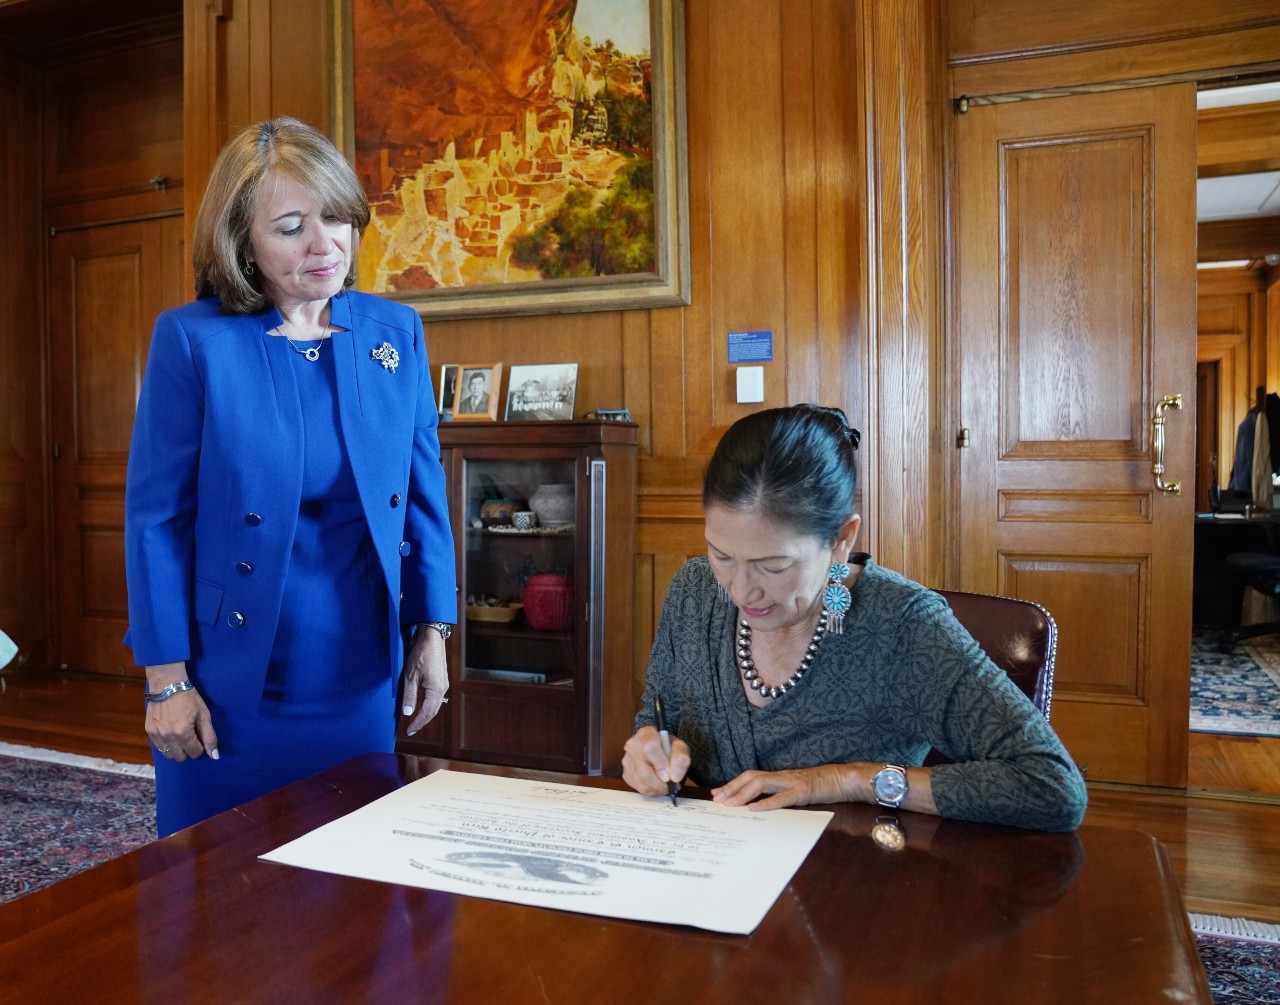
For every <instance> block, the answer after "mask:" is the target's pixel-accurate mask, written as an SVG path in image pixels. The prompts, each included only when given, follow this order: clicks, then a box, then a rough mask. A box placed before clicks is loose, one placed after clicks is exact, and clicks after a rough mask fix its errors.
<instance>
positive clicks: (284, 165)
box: [191, 116, 369, 314]
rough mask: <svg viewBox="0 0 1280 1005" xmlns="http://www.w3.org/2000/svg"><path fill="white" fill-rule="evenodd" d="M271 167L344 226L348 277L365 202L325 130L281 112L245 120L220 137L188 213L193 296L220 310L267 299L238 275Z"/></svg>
mask: <svg viewBox="0 0 1280 1005" xmlns="http://www.w3.org/2000/svg"><path fill="white" fill-rule="evenodd" d="M278 171H282V172H285V173H287V174H288V175H289V176H290V177H292V178H293V179H294V180H295V181H296V182H298V183H299V184H300V185H303V186H305V187H306V188H308V189H310V190H311V191H312V192H314V193H315V194H316V196H317V197H318V198H319V200H320V202H321V204H322V205H323V206H324V207H325V211H326V212H328V213H332V214H333V215H334V216H336V217H337V218H338V219H339V220H342V221H344V222H347V223H350V224H351V268H350V269H349V270H348V271H347V276H346V279H345V280H344V281H343V285H344V286H346V287H350V286H352V285H354V283H355V269H356V254H357V252H358V251H359V250H360V232H361V231H362V230H364V228H365V226H366V225H367V224H368V222H369V200H368V199H367V198H365V194H364V190H363V189H362V188H361V187H360V181H359V179H358V178H357V177H356V173H355V171H353V170H352V168H351V165H350V164H348V163H347V160H346V158H345V157H343V156H342V154H341V153H339V152H338V148H337V147H335V146H334V145H333V143H332V142H330V140H329V138H328V137H327V136H325V135H324V134H323V133H321V132H320V131H319V130H317V129H313V128H312V127H311V126H309V125H307V124H306V123H304V122H299V121H298V120H297V119H292V118H288V117H287V116H282V117H280V118H275V119H270V120H268V121H266V122H259V123H257V124H256V125H252V126H248V127H247V128H245V129H242V130H241V131H240V132H238V133H236V135H235V136H233V137H231V139H230V140H228V141H227V145H226V146H224V147H223V148H222V152H221V153H220V154H219V155H218V160H217V163H216V164H214V166H213V173H212V174H211V175H210V176H209V184H208V185H207V186H206V187H205V190H204V198H203V199H202V200H201V202H200V211H199V212H198V213H197V214H196V224H195V230H194V233H193V234H192V240H191V264H192V265H193V266H194V267H195V274H196V296H197V297H211V296H217V297H220V298H221V299H222V310H223V311H224V312H225V313H227V314H256V313H257V312H258V311H261V310H264V309H266V308H267V307H268V306H269V305H270V300H269V299H268V298H267V297H266V296H265V295H264V294H263V292H262V286H261V282H260V278H259V277H258V276H257V275H256V274H253V275H246V271H247V270H246V266H247V265H248V264H249V238H250V229H251V227H252V225H253V215H254V212H255V211H256V208H257V204H258V193H259V192H260V191H261V190H262V186H263V183H264V182H265V181H266V180H268V179H269V178H271V177H272V175H273V174H274V173H275V172H278Z"/></svg>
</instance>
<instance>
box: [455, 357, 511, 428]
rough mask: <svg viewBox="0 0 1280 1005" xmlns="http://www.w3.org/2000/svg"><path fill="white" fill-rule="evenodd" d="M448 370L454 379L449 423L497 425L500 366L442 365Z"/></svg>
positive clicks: (479, 364)
mask: <svg viewBox="0 0 1280 1005" xmlns="http://www.w3.org/2000/svg"><path fill="white" fill-rule="evenodd" d="M448 367H454V368H455V370H454V372H455V373H456V374H457V375H458V380H457V385H456V388H455V394H454V398H453V418H452V419H451V420H450V421H452V422H497V421H498V405H499V403H500V402H501V401H502V364H501V363H446V364H445V368H448ZM442 372H443V371H442ZM477 382H478V383H477Z"/></svg>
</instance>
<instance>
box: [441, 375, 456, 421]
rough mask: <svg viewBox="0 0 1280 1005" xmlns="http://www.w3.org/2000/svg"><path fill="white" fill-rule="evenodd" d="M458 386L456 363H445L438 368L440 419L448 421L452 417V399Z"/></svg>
mask: <svg viewBox="0 0 1280 1005" xmlns="http://www.w3.org/2000/svg"><path fill="white" fill-rule="evenodd" d="M457 386H458V365H457V364H456V363H446V364H445V365H444V366H442V367H441V368H440V401H439V402H438V405H439V409H440V419H441V421H442V422H448V421H449V420H450V419H452V418H453V400H454V396H455V394H456V391H457Z"/></svg>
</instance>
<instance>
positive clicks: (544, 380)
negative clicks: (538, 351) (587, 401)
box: [504, 363, 578, 422]
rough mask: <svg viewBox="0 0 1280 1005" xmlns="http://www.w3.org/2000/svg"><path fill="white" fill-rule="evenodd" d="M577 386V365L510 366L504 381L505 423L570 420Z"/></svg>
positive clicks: (541, 364)
mask: <svg viewBox="0 0 1280 1005" xmlns="http://www.w3.org/2000/svg"><path fill="white" fill-rule="evenodd" d="M577 387H578V364H577V363H540V364H537V365H534V366H513V367H512V368H511V376H510V378H509V379H508V381H507V410H506V414H505V416H504V418H506V420H507V421H508V422H513V421H516V422H519V421H527V420H530V419H572V418H573V398H574V394H575V392H576V391H577Z"/></svg>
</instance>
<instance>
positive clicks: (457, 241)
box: [331, 0, 690, 319]
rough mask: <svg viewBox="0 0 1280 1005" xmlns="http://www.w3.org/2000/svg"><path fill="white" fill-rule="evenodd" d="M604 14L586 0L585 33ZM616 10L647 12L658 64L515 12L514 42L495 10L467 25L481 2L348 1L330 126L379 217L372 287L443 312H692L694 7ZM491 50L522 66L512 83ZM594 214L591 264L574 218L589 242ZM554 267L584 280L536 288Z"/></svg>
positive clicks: (367, 256) (430, 314)
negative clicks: (690, 42)
mask: <svg viewBox="0 0 1280 1005" xmlns="http://www.w3.org/2000/svg"><path fill="white" fill-rule="evenodd" d="M603 3H605V0H579V4H578V8H579V12H578V14H577V15H576V20H575V22H574V24H575V25H576V24H578V23H580V22H582V21H583V18H584V14H583V11H584V10H585V9H586V8H588V7H589V6H591V5H595V4H603ZM612 5H613V6H612V7H610V8H609V11H610V16H611V17H614V18H615V19H617V18H618V16H619V15H618V13H617V12H618V10H619V9H620V8H621V9H624V10H625V9H627V8H636V9H635V10H633V11H631V12H630V23H632V24H638V23H641V22H642V20H643V16H644V15H646V14H647V19H648V41H649V47H648V51H647V53H646V52H636V53H627V52H626V51H625V49H624V48H619V47H617V46H616V45H615V43H614V40H613V39H612V38H610V37H606V38H605V39H604V40H603V41H596V40H594V39H592V37H591V36H589V35H587V34H584V35H582V36H581V37H579V36H578V34H577V33H576V28H575V29H574V31H573V34H572V36H571V37H570V36H569V35H568V34H562V35H560V36H556V35H555V33H549V32H547V31H546V30H545V28H546V26H545V25H543V24H541V23H533V22H530V23H527V24H526V23H515V21H516V19H518V17H519V16H520V12H519V11H518V10H512V9H505V10H504V11H503V13H502V15H501V17H502V18H504V19H506V20H502V21H498V23H499V24H500V26H501V29H504V30H505V33H504V30H497V31H495V30H494V28H493V25H494V23H495V19H496V17H497V15H494V14H490V15H488V16H487V17H485V18H484V19H483V20H476V21H475V22H474V23H469V22H467V21H466V19H465V15H466V13H467V11H473V12H474V11H477V10H478V8H476V6H475V5H466V4H463V5H460V7H459V11H450V10H449V9H448V8H449V0H441V2H440V3H434V4H430V5H423V4H421V3H413V2H410V0H379V2H377V3H375V2H373V0H333V5H332V8H331V9H332V18H333V25H332V30H333V38H334V42H335V45H334V50H335V52H336V54H337V65H336V67H335V72H334V75H333V77H334V81H335V94H334V100H333V109H334V120H333V123H332V133H333V137H334V140H335V142H336V143H337V144H338V146H339V148H340V149H341V150H343V151H344V153H345V154H346V155H347V157H348V158H349V159H350V160H351V161H352V163H353V164H354V165H355V166H356V169H357V173H358V174H360V176H361V182H362V184H363V185H364V187H365V189H366V192H367V193H368V194H369V195H370V201H371V204H372V207H373V211H374V218H373V220H372V221H371V222H370V224H369V226H368V227H367V228H366V229H365V232H364V238H363V240H362V242H361V249H360V257H359V260H358V265H357V271H358V286H359V288H360V289H363V290H367V291H369V292H372V293H377V294H379V295H381V296H386V297H389V298H391V299H395V300H400V301H403V302H405V303H408V304H410V305H411V306H413V307H414V308H416V309H417V310H418V311H419V313H421V314H422V315H423V317H424V318H430V319H443V318H452V317H474V316H501V315H518V314H545V313H560V312H567V311H594V310H627V309H643V308H654V307H667V306H679V305H684V304H688V303H689V289H690V278H689V259H688V248H689V238H688V231H689V219H688V183H687V169H686V141H685V92H684V3H683V0H612ZM601 10H602V12H603V8H602V9H601ZM455 14H458V15H460V16H459V17H454V16H453V15H455ZM534 16H535V15H532V14H531V15H528V16H527V17H526V20H528V19H529V18H531V17H534ZM587 16H589V14H588V15H587ZM475 17H476V18H477V19H478V18H479V14H476V15H475ZM587 23H589V22H587ZM615 23H618V24H619V25H621V24H622V22H621V21H617V20H615ZM602 30H603V29H602ZM619 30H621V27H620V29H619ZM469 32H470V34H468V33H469ZM551 37H556V38H557V42H555V43H551V42H544V41H543V40H544V39H546V38H551ZM636 37H639V35H638V34H637V36H636ZM513 40H514V41H515V42H524V43H525V45H524V48H523V49H522V48H520V46H517V45H515V44H513ZM588 41H591V43H592V44H591V45H590V46H588V45H587V42H588ZM508 43H511V44H508ZM553 44H554V45H559V46H561V47H562V48H561V49H559V50H555V49H549V50H548V52H547V54H546V63H545V65H543V66H541V67H537V68H536V72H534V73H531V74H523V75H522V74H521V73H516V72H514V71H515V70H524V69H526V68H527V65H528V64H529V60H530V59H532V58H533V57H532V56H529V55H527V54H525V53H524V50H525V49H528V50H529V51H530V52H534V53H536V52H537V50H538V49H539V46H552V45H553ZM625 44H626V43H625V37H624V45H625ZM638 45H639V43H638V42H636V43H633V45H632V47H633V48H634V47H636V46H638ZM513 50H514V51H516V52H518V53H520V54H521V55H523V56H524V59H525V64H520V62H519V60H518V59H515V58H514V57H512V56H511V52H512V51H513ZM477 52H478V53H479V54H478V55H474V54H475V53H477ZM467 53H471V54H473V58H474V60H475V66H474V67H471V66H470V64H469V63H468V58H469V57H467V56H466V55H465V54H467ZM495 54H496V55H495ZM490 56H494V58H498V57H502V58H505V59H507V60H508V62H507V63H503V64H502V66H504V67H505V68H507V69H508V70H511V71H512V72H510V73H508V74H506V75H503V74H501V73H498V72H496V71H495V69H494V65H493V62H492V60H491V59H490V58H489V57H490ZM570 57H574V58H570ZM481 64H483V72H481ZM601 66H604V67H605V72H604V73H603V76H602V75H601V73H599V72H597V71H598V70H599V67H601ZM575 74H580V75H581V78H582V83H581V87H580V88H579V91H580V92H581V93H580V96H579V97H576V98H572V99H571V98H566V97H563V96H562V95H563V94H570V95H572V94H573V93H577V92H574V90H573V89H574V88H575V87H578V81H577V77H575V76H574V75H575ZM548 78H552V79H553V83H552V84H550V85H546V86H548V87H554V88H559V90H557V91H555V92H554V93H555V94H556V95H557V97H556V99H555V100H554V101H550V102H549V103H548V105H547V106H546V107H545V108H542V109H541V110H538V109H537V107H536V102H531V101H530V100H529V95H528V94H526V93H525V92H526V91H528V90H530V89H531V88H535V84H534V83H530V81H533V82H537V81H542V80H545V79H548ZM566 78H568V79H569V83H567V84H566V83H565V82H564V81H565V79H566ZM598 79H603V81H604V82H603V83H602V84H600V89H599V90H597V91H595V92H592V91H591V88H592V87H593V86H595V85H596V83H598ZM508 81H510V83H508ZM618 81H620V83H617V82H618ZM536 86H543V85H542V84H536ZM628 87H629V88H630V90H628ZM504 88H506V89H505V90H504ZM611 88H612V89H611ZM601 95H604V96H605V97H603V98H602V97H601ZM646 96H647V97H646ZM486 101H488V102H489V104H488V105H487V106H486V104H485V102H486ZM504 102H505V103H504ZM610 102H612V103H610ZM526 105H528V106H530V110H528V111H525V112H521V113H520V114H519V115H513V114H512V113H511V109H513V108H516V107H524V106H526ZM602 108H603V112H601V111H600V109H602ZM637 108H638V109H640V111H639V112H637V111H636V109H637ZM645 108H647V110H648V112H647V114H648V116H649V117H648V119H647V120H646V119H645V117H644V116H645V112H644V109H645ZM610 109H613V114H612V116H611V115H610ZM486 116H487V117H486ZM610 123H613V125H610ZM637 123H638V125H637ZM507 124H510V125H511V128H510V129H505V128H502V127H503V126H505V125H507ZM646 157H647V167H646ZM522 172H524V173H522ZM371 190H372V191H371ZM593 200H594V201H593ZM637 208H639V209H637ZM575 214H577V215H575ZM583 220H587V221H589V222H590V223H591V225H592V226H594V225H595V223H596V221H600V223H599V227H600V229H599V230H595V231H591V230H589V231H588V232H589V233H590V234H592V235H593V236H592V237H591V238H590V239H587V240H582V241H581V243H580V246H581V248H583V249H584V250H583V251H582V252H581V254H580V255H579V256H578V257H576V258H575V257H573V254H574V252H575V250H576V247H575V246H572V242H571V241H570V239H568V238H566V237H565V236H564V235H565V233H566V232H567V230H566V228H565V227H562V226H561V223H562V222H565V221H568V222H570V223H571V224H572V226H573V232H574V233H575V234H577V233H579V232H580V231H581V228H582V221H583ZM646 220H647V221H649V222H650V223H651V227H648V228H646V227H645V226H644V225H643V221H646ZM637 221H641V223H639V224H638V223H637ZM566 248H568V251H566ZM601 248H603V249H605V250H603V251H601V250H599V249H601ZM610 249H613V251H612V252H611V251H610ZM584 262H585V263H586V264H585V265H584ZM633 264H634V270H633ZM548 271H550V272H551V273H553V274H554V273H555V272H557V271H559V272H565V273H569V274H567V275H564V276H563V277H561V278H536V277H535V278H531V277H534V276H537V275H544V274H545V273H546V272H548Z"/></svg>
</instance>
